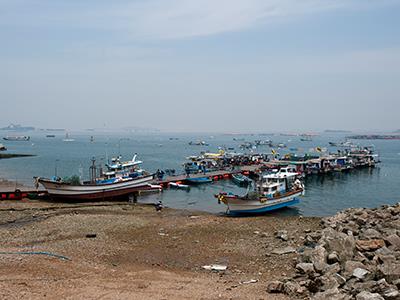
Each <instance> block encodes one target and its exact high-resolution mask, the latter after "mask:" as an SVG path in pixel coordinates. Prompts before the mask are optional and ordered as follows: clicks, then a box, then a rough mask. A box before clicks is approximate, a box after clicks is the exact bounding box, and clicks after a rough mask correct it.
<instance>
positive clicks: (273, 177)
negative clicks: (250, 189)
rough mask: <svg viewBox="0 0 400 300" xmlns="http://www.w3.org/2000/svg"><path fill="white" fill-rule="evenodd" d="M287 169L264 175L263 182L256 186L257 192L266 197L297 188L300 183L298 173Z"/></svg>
mask: <svg viewBox="0 0 400 300" xmlns="http://www.w3.org/2000/svg"><path fill="white" fill-rule="evenodd" d="M283 169H286V168H283ZM281 170H282V169H281ZM286 171H287V170H285V172H282V173H279V172H278V173H275V174H269V175H265V176H263V178H262V180H261V183H260V184H259V185H257V187H256V189H257V192H258V193H259V194H260V195H262V196H264V197H267V198H273V197H276V196H278V195H280V194H285V193H287V192H289V191H291V190H293V189H294V188H296V187H297V186H298V185H299V184H300V181H299V180H298V178H297V177H298V173H295V172H286Z"/></svg>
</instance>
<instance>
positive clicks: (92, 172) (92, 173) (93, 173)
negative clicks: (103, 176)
mask: <svg viewBox="0 0 400 300" xmlns="http://www.w3.org/2000/svg"><path fill="white" fill-rule="evenodd" d="M89 170H90V182H91V183H95V182H96V159H95V158H94V157H93V158H92V165H91V166H90V168H89Z"/></svg>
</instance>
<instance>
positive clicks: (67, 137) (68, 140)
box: [63, 132, 75, 142]
mask: <svg viewBox="0 0 400 300" xmlns="http://www.w3.org/2000/svg"><path fill="white" fill-rule="evenodd" d="M74 141H75V139H72V138H70V137H69V134H68V132H67V133H66V134H65V139H63V142H74Z"/></svg>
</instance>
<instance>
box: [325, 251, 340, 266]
mask: <svg viewBox="0 0 400 300" xmlns="http://www.w3.org/2000/svg"><path fill="white" fill-rule="evenodd" d="M327 261H328V264H334V263H337V262H338V261H339V256H338V254H337V253H336V252H335V251H333V252H332V253H329V255H328V258H327Z"/></svg>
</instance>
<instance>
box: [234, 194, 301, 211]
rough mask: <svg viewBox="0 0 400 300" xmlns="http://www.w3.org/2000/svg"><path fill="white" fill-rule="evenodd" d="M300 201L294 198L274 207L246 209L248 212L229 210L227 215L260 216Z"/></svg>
mask: <svg viewBox="0 0 400 300" xmlns="http://www.w3.org/2000/svg"><path fill="white" fill-rule="evenodd" d="M299 202H300V200H299V199H298V198H294V199H293V200H291V201H288V202H285V203H279V204H276V205H271V206H267V207H262V208H257V209H248V210H230V211H229V214H230V215H240V214H262V213H265V212H268V211H272V210H277V209H281V208H284V207H287V206H291V205H295V204H298V203H299Z"/></svg>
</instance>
